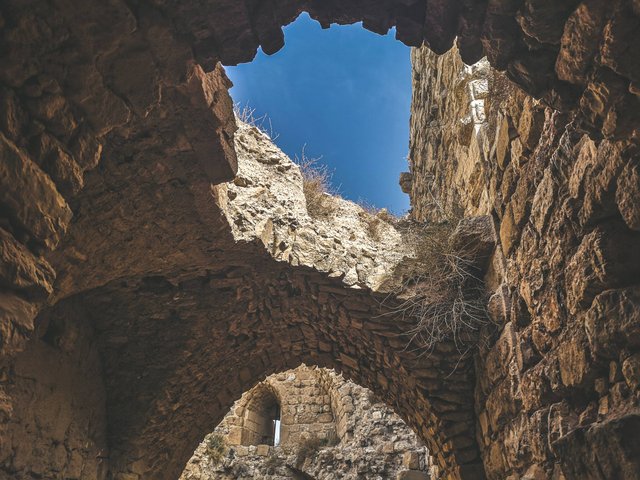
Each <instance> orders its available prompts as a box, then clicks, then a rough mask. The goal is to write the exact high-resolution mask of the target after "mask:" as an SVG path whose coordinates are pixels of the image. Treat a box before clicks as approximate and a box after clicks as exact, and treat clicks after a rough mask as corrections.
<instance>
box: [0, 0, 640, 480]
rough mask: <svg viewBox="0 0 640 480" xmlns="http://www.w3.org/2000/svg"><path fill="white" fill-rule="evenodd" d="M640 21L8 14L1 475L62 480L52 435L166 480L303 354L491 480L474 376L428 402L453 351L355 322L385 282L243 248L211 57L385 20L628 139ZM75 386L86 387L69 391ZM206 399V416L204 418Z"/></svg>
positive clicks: (486, 6)
mask: <svg viewBox="0 0 640 480" xmlns="http://www.w3.org/2000/svg"><path fill="white" fill-rule="evenodd" d="M639 9H640V7H639V6H638V3H637V2H632V1H616V2H613V3H611V2H608V1H605V0H590V1H584V2H582V3H578V2H556V1H554V0H527V1H518V0H513V1H497V0H492V1H471V0H468V1H465V2H458V1H455V0H449V1H445V0H442V1H428V2H423V1H411V0H402V1H391V0H387V1H376V2H364V1H335V2H316V1H301V2H298V1H276V0H269V1H263V2H257V1H245V2H236V1H225V0H218V1H211V0H209V1H205V0H203V1H191V2H177V1H174V2H171V1H161V0H158V1H139V2H124V1H120V0H113V1H110V2H91V3H87V2H80V1H73V0H72V1H55V2H45V1H39V0H34V1H31V2H23V1H17V0H16V1H14V0H9V1H6V2H3V3H2V5H1V6H0V15H1V16H0V28H1V35H2V40H1V44H2V46H3V48H2V51H1V52H0V65H1V66H2V68H0V86H1V90H0V101H1V102H2V105H3V111H4V115H2V116H1V118H0V121H1V124H0V128H1V130H2V133H1V136H0V143H1V145H2V146H1V149H0V155H1V157H0V159H1V161H0V182H1V188H0V207H1V211H2V224H1V225H0V227H1V228H0V234H1V235H2V239H1V241H2V247H3V250H2V255H3V257H2V258H3V262H4V265H7V267H3V269H2V270H1V273H2V277H1V279H2V282H1V284H0V285H1V287H2V293H1V295H2V297H1V298H2V303H1V305H0V313H1V318H0V328H1V331H2V345H1V346H0V348H1V353H2V368H3V379H4V380H3V385H2V387H3V397H2V398H3V403H2V411H3V412H4V415H3V417H2V419H3V420H2V423H1V424H0V425H1V428H2V431H1V434H2V436H3V438H8V439H10V440H9V441H8V442H6V444H5V446H3V447H2V449H0V451H1V452H2V462H3V463H2V467H1V468H3V469H4V471H3V473H6V474H7V475H15V474H16V472H20V475H24V478H31V477H30V476H29V475H31V474H33V475H43V474H44V475H45V476H46V475H48V474H51V473H50V472H51V471H52V470H50V469H52V468H54V467H52V465H54V464H55V462H56V461H57V460H55V461H54V459H51V458H50V457H51V456H53V454H54V452H55V451H56V450H55V448H54V447H52V446H51V444H50V442H49V441H48V440H47V442H43V443H42V445H39V444H38V445H39V446H38V447H37V448H38V449H39V450H38V451H29V452H28V453H25V452H26V450H25V448H26V447H25V445H31V444H34V439H35V438H38V439H42V438H49V436H51V438H54V443H53V444H54V445H61V444H65V445H66V448H67V449H68V452H67V453H66V454H65V455H67V456H68V457H69V458H72V457H73V455H76V457H73V458H76V460H74V461H75V462H76V463H78V462H80V464H82V465H83V469H84V471H85V474H86V476H87V478H91V477H93V478H103V476H104V475H107V473H108V472H110V473H111V474H115V473H116V472H117V473H120V474H123V475H124V474H127V475H129V474H130V475H141V476H142V477H143V478H172V477H176V476H177V473H179V471H180V469H181V468H182V466H183V464H184V461H186V459H187V458H188V456H189V455H190V453H191V452H192V451H193V448H194V447H195V445H196V444H197V442H198V441H199V440H200V439H201V438H202V436H203V434H204V432H205V431H206V429H207V428H208V427H210V426H211V425H212V424H215V423H216V421H217V420H219V419H220V418H221V415H223V414H224V412H225V411H226V410H227V409H228V407H229V406H230V405H231V402H232V401H233V400H234V399H235V398H237V397H238V396H239V394H240V393H241V392H242V391H243V390H246V389H247V388H248V387H249V386H251V385H252V384H253V383H255V382H256V381H258V380H259V379H260V378H262V377H263V376H264V375H266V374H268V373H271V372H274V371H277V370H282V369H286V368H291V367H295V366H297V364H298V363H299V362H301V361H308V362H309V363H315V364H320V365H324V366H329V367H338V368H340V369H343V370H345V371H346V372H348V373H349V376H351V377H352V378H354V379H355V380H356V381H358V382H359V383H362V384H363V385H366V386H369V387H372V388H373V389H374V390H377V391H381V392H382V393H383V396H384V397H385V399H386V400H387V402H389V403H390V404H393V405H394V406H395V408H396V409H397V410H398V411H399V413H401V414H402V415H403V416H404V417H405V418H407V420H408V421H409V423H410V424H411V425H412V426H413V427H414V428H415V429H416V431H417V432H419V433H420V434H421V436H423V438H425V439H426V440H427V441H428V442H430V447H431V449H432V451H433V452H438V453H437V454H436V457H437V460H438V462H439V463H440V465H441V466H442V468H443V470H444V471H445V472H449V473H450V474H451V475H453V477H454V478H458V477H460V478H482V476H483V473H482V467H481V464H480V463H479V462H480V460H479V456H478V455H479V453H478V447H477V445H476V444H475V440H473V438H474V435H473V433H472V432H473V429H474V420H473V405H472V397H473V395H472V389H473V380H472V379H473V375H472V369H471V366H470V365H467V369H466V370H465V368H463V369H462V370H461V371H460V372H461V373H460V378H459V379H458V380H456V379H455V377H452V378H450V379H449V380H448V382H449V383H448V387H447V388H448V390H447V392H446V393H445V395H447V396H448V397H447V398H443V399H441V400H442V402H443V403H442V405H441V407H438V402H437V401H436V399H435V398H428V397H429V395H431V394H433V393H434V392H436V393H439V392H440V388H441V383H442V379H441V378H440V377H438V376H436V378H435V379H434V378H431V376H432V375H433V373H431V372H434V371H438V370H439V371H447V372H450V371H451V368H452V367H453V366H452V365H449V364H448V363H447V362H449V361H450V360H448V359H447V358H446V355H443V356H442V358H441V359H437V360H434V361H435V362H436V363H438V362H440V361H442V362H444V364H442V365H440V364H437V365H435V366H434V365H428V362H427V364H425V363H423V362H420V363H419V367H418V366H416V364H415V358H406V352H404V351H403V348H404V346H405V344H404V343H402V342H398V340H397V336H396V335H397V333H399V332H394V331H393V330H392V331H391V332H389V331H386V330H383V331H382V332H380V331H376V329H375V327H373V326H372V325H369V326H368V327H367V329H364V330H363V329H362V328H361V327H362V321H361V320H360V319H361V318H362V317H363V316H366V317H367V318H370V317H376V316H377V315H378V314H379V312H377V311H372V309H374V310H375V309H376V308H378V307H376V305H378V302H377V300H376V301H374V300H375V299H373V300H372V298H373V297H375V294H374V293H372V292H371V291H369V290H368V289H366V288H363V289H360V290H348V291H349V294H348V295H347V296H345V293H344V292H345V291H347V290H345V287H344V284H343V283H342V281H341V280H340V279H339V278H338V279H336V278H332V277H331V276H329V275H327V274H326V273H322V272H317V271H315V270H311V269H309V268H308V267H304V266H301V267H296V268H292V267H291V266H290V265H289V264H286V263H282V262H277V261H276V260H275V259H273V258H271V257H270V256H269V255H267V254H266V253H265V250H264V244H263V243H261V242H259V241H258V240H256V241H252V242H244V243H240V244H239V243H236V242H235V241H234V238H233V232H232V231H231V229H230V227H229V224H228V223H227V221H226V217H225V214H224V213H223V211H222V209H221V208H219V207H216V206H215V202H214V201H213V200H212V196H217V193H216V190H215V189H214V190H212V188H211V184H212V183H213V184H218V183H220V182H222V181H227V180H231V179H232V178H233V177H234V176H235V174H236V172H237V168H238V167H237V158H236V153H235V148H234V133H235V130H236V128H237V127H236V124H235V120H234V117H233V113H232V105H231V100H230V98H229V96H228V93H227V90H228V88H229V86H230V84H229V82H228V80H227V79H226V77H225V76H224V73H223V71H222V69H221V67H219V66H216V65H217V63H218V62H219V61H222V62H223V63H225V64H235V63H238V62H243V61H250V60H251V59H252V58H253V56H254V55H255V52H256V49H257V47H258V46H259V45H260V46H261V47H262V48H263V50H264V51H265V52H267V53H272V52H275V51H277V50H278V49H279V48H281V47H282V45H283V42H284V39H283V35H282V30H281V27H282V26H283V25H286V24H288V23H290V22H291V21H293V19H295V18H296V17H297V15H299V14H300V12H302V11H308V12H309V13H310V15H311V16H312V17H313V18H316V19H317V20H318V21H320V22H321V23H322V24H323V25H329V24H330V23H333V22H337V23H353V22H358V21H362V22H363V25H364V27H365V28H368V29H370V30H372V31H374V32H379V33H383V32H386V31H387V30H388V29H389V28H390V27H391V26H394V25H395V26H396V28H397V36H398V39H399V40H401V41H403V42H405V43H406V44H407V45H419V44H421V43H422V42H423V41H424V42H426V43H427V44H428V45H429V46H430V47H431V48H432V49H434V50H435V51H436V52H444V51H445V50H447V49H448V48H449V47H450V46H451V45H452V44H453V42H454V40H455V39H456V38H457V43H458V45H459V48H460V52H461V54H462V56H463V58H464V59H465V60H466V61H467V62H469V63H471V62H473V61H475V60H477V59H479V58H480V57H481V56H482V55H483V54H485V55H487V57H488V60H489V62H490V63H491V64H492V65H493V66H494V67H496V68H498V69H504V70H506V71H507V74H508V76H509V78H511V79H512V80H513V81H515V82H516V83H517V84H519V85H520V86H521V87H522V88H523V89H524V90H526V91H527V92H529V93H530V94H532V95H535V96H538V97H541V98H543V99H544V100H545V101H546V102H548V104H549V105H551V106H553V107H554V108H556V109H560V110H565V111H568V112H571V114H572V115H574V116H573V117H572V121H573V122H574V124H575V125H576V126H577V127H578V128H582V129H584V130H585V131H588V132H590V134H592V135H594V136H596V137H598V136H605V137H611V138H625V139H628V140H630V141H631V142H637V139H638V125H639V123H640V122H638V115H639V114H640V113H639V112H640V108H638V95H637V94H638V89H639V88H640V87H639V85H640V70H638V68H639V67H638V66H639V65H640V59H639V58H638V55H640V48H634V46H635V45H637V43H638V42H639V41H640V39H639V36H638V35H637V31H638V28H639V25H640V20H639V15H640V13H639V11H638V10H639ZM205 72H209V73H205ZM320 300H322V302H320ZM318 303H324V305H325V306H324V307H323V308H322V309H320V307H319V305H318ZM273 312H276V313H275V318H276V319H277V322H276V323H275V324H273V323H271V322H272V317H271V315H274V313H273ZM336 315H338V318H342V320H341V321H342V324H340V323H339V322H338V323H336V322H337V320H336ZM341 315H342V317H341ZM248 317H251V318H248ZM254 317H257V320H256V318H254ZM141 319H144V320H141ZM252 319H253V320H252ZM302 319H305V320H304V321H303V320H302ZM254 320H255V322H253V321H254ZM252 322H253V323H252ZM305 322H310V323H311V324H310V325H307V324H306V323H305ZM291 325H295V328H294V329H293V330H288V327H289V326H291ZM393 328H397V329H399V330H402V325H401V323H398V324H396V326H395V327H393ZM276 334H277V338H280V339H287V342H286V344H284V345H281V344H279V343H278V342H277V341H274V335H276ZM40 338H41V339H42V341H40V340H39V339H40ZM51 348H54V349H57V351H59V352H61V354H60V355H61V356H60V357H56V356H55V355H54V354H53V353H52V352H51V351H50V349H51ZM440 348H442V349H444V351H443V352H442V353H443V354H444V353H446V352H447V349H450V348H453V347H452V346H451V345H445V344H443V345H442V346H441V347H440ZM234 359H235V360H237V361H238V362H239V363H234V362H233V361H232V360H234ZM54 364H55V365H57V366H58V367H57V370H58V371H57V372H56V373H55V375H54V374H53V373H52V372H51V371H50V370H51V365H54ZM212 365H216V367H212ZM463 367H464V366H463ZM423 371H424V372H426V373H424V376H421V375H422V374H421V373H420V372H423ZM71 372H73V374H72V373H71ZM380 372H385V373H384V374H381V373H380ZM67 373H68V375H67ZM73 375H77V376H76V377H73ZM70 378H71V380H70ZM25 379H28V380H25ZM79 379H82V382H80V380H79ZM211 379H213V380H211ZM221 379H224V381H223V384H224V387H223V388H221V381H222V380H221ZM74 380H75V381H74ZM434 381H435V382H434ZM83 382H84V383H83ZM78 383H83V384H85V383H86V385H94V388H92V389H90V390H91V392H88V391H86V390H85V389H82V388H80V389H75V388H71V387H68V386H69V385H70V384H76V385H77V384H78ZM27 384H28V386H26V385H27ZM45 385H50V386H51V385H52V387H50V388H53V389H54V390H56V392H58V393H59V394H60V398H61V399H60V400H59V403H60V404H61V405H66V407H65V408H67V407H68V408H70V407H69V406H70V405H74V406H75V408H76V409H82V412H83V413H82V414H80V413H77V414H76V415H72V417H73V418H71V419H69V422H70V423H73V424H74V425H75V427H74V428H75V429H76V430H78V432H79V433H78V432H76V434H74V435H72V436H73V439H72V440H70V439H69V438H67V439H65V435H62V436H60V434H59V432H58V430H57V429H56V428H54V426H53V425H52V424H50V423H48V422H51V421H52V420H51V418H54V417H56V416H57V418H66V417H64V416H60V415H57V414H56V413H55V412H52V411H50V410H48V409H50V408H52V407H51V402H49V401H48V399H49V396H48V395H49V394H47V390H46V388H45ZM470 389H471V390H470ZM102 390H104V391H103V392H102ZM454 391H455V392H456V393H452V392H454ZM61 392H66V393H61ZM101 392H102V393H101ZM460 392H462V393H460ZM67 393H68V394H69V395H70V398H67V397H66V396H65V395H66V394H67ZM434 395H435V394H434ZM449 395H451V396H450V397H449ZM435 396H436V397H437V395H435ZM459 397H460V398H462V400H460V399H459ZM25 399H28V401H27V400H25ZM204 400H206V402H204ZM205 403H206V404H207V405H210V407H211V410H210V411H207V412H194V411H193V410H192V406H193V405H203V404H205ZM34 405H35V406H37V408H36V407H34ZM77 411H80V410H77ZM39 412H44V413H41V414H40V413H39ZM38 415H40V417H38V419H36V417H37V416H38ZM201 415H202V417H201ZM216 419H217V420H216ZM204 423H206V425H205V424H204ZM27 424H28V425H40V427H38V428H39V430H38V429H36V430H37V431H32V430H30V429H26V430H25V428H24V426H25V425H27ZM48 429H51V430H52V432H54V433H50V432H49V431H48ZM25 431H26V432H27V433H25ZM461 432H463V433H461ZM88 438H90V442H88V443H87V442H86V440H87V439H88ZM470 438H471V439H472V440H471V441H470V443H469V439H470ZM178 440H179V441H178ZM70 442H71V443H73V442H75V443H73V444H74V445H75V446H73V448H72V447H71V446H69V443H70ZM76 444H77V445H76ZM80 445H84V446H80ZM86 445H89V446H86ZM56 448H57V447H56ZM38 452H45V454H44V455H40V454H38ZM78 456H79V458H80V460H77V458H78ZM36 458H38V459H39V460H38V461H36V460H35V459H36ZM88 458H91V459H92V460H87V459H88ZM63 465H66V464H65V463H64V462H63ZM56 468H58V467H56ZM65 468H67V467H66V466H65ZM69 468H71V467H69ZM53 471H57V470H53ZM86 472H92V473H86ZM125 478H127V477H125ZM131 478H138V477H131Z"/></svg>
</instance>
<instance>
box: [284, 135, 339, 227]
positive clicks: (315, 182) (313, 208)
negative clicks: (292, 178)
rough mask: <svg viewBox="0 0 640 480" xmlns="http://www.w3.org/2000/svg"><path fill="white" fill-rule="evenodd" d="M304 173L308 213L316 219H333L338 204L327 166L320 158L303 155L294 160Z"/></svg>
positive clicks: (303, 149)
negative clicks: (321, 162)
mask: <svg viewBox="0 0 640 480" xmlns="http://www.w3.org/2000/svg"><path fill="white" fill-rule="evenodd" d="M293 161H294V162H295V163H296V164H298V166H299V167H300V173H302V188H303V192H304V197H305V199H306V201H307V212H309V215H311V216H312V217H314V218H325V219H327V218H331V217H333V216H334V215H335V213H336V212H337V209H338V202H337V200H336V198H335V197H334V195H336V192H335V190H334V189H333V187H332V186H331V172H329V170H328V168H327V166H326V165H322V164H320V163H319V161H320V158H310V157H308V156H307V154H306V153H305V147H303V148H302V153H301V154H300V156H299V157H298V156H297V155H296V158H295V159H294V160H293Z"/></svg>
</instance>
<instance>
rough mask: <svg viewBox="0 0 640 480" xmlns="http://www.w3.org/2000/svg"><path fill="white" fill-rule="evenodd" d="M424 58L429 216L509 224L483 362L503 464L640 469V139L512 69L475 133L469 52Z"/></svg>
mask: <svg viewBox="0 0 640 480" xmlns="http://www.w3.org/2000/svg"><path fill="white" fill-rule="evenodd" d="M583 8H587V7H583ZM413 68H414V103H413V106H412V128H411V134H412V138H411V145H412V151H411V158H410V161H411V174H412V177H413V178H412V184H411V199H412V207H413V208H412V215H413V217H414V218H417V219H420V220H442V219H443V218H447V217H451V216H455V214H456V213H459V212H460V211H462V212H464V213H466V214H469V213H474V214H477V213H490V214H491V215H492V216H493V218H494V220H495V223H496V229H497V231H499V236H500V248H499V249H497V250H496V252H495V254H494V257H493V260H492V268H491V269H490V271H489V273H488V274H487V276H486V277H485V281H486V285H487V287H488V288H490V289H491V290H492V291H494V292H495V294H494V295H493V297H492V298H491V300H490V304H489V307H490V313H491V315H492V318H493V320H494V321H495V323H496V324H497V325H498V328H497V331H495V332H493V331H489V330H488V331H487V332H486V335H487V342H486V343H483V347H482V348H481V349H480V352H479V354H478V359H477V374H478V384H477V388H476V411H477V414H478V417H477V418H478V425H479V428H478V441H479V443H480V445H481V448H482V450H483V459H484V464H485V468H486V473H487V475H488V477H489V478H495V479H504V478H520V477H521V476H523V475H525V476H526V478H536V479H537V478H540V479H543V478H567V479H574V478H575V479H577V478H594V479H595V478H598V479H605V478H638V475H639V473H638V472H640V450H638V446H637V442H635V441H634V440H632V439H633V437H634V435H635V434H634V433H632V432H634V431H635V429H636V428H637V425H638V422H639V421H640V416H639V415H640V405H639V399H640V392H639V391H638V370H637V366H636V364H637V358H638V355H639V353H638V347H639V346H640V345H639V344H638V343H637V341H636V339H635V338H634V336H635V335H636V333H634V332H637V331H638V328H640V324H639V323H638V312H639V311H640V303H638V302H639V300H640V297H639V292H640V290H639V288H640V284H639V283H638V282H639V281H640V257H638V251H640V250H639V247H640V232H639V230H640V224H639V223H638V220H637V219H638V218H639V216H640V182H639V181H638V178H639V177H638V169H639V167H640V157H639V155H638V148H637V146H636V145H635V143H634V142H633V140H621V141H610V140H603V139H601V138H599V137H596V136H592V137H590V136H589V134H586V133H584V131H581V130H580V124H579V122H577V121H575V117H574V116H573V115H572V114H561V113H558V112H554V111H553V110H551V109H549V108H547V107H544V106H543V105H541V104H540V103H539V102H537V101H536V100H534V99H532V98H531V97H529V96H527V95H526V94H524V93H523V92H521V91H519V90H518V89H517V88H516V87H514V86H512V85H509V83H508V82H507V81H506V79H504V77H503V76H502V75H501V74H498V73H496V72H488V75H487V77H488V79H489V88H488V93H487V97H486V99H485V111H486V120H485V122H484V123H483V124H482V125H481V128H480V129H479V131H478V132H477V133H476V134H475V135H473V134H471V141H469V133H468V127H467V125H466V119H467V118H468V116H469V114H470V111H469V106H468V104H469V102H468V97H467V95H466V93H465V92H467V91H468V90H469V88H468V87H469V81H468V80H467V78H468V77H466V76H465V72H466V70H467V69H466V68H465V67H464V66H463V65H462V63H461V61H460V59H459V58H458V57H457V52H455V50H453V51H451V52H449V53H448V54H446V55H445V56H443V57H440V58H438V57H436V56H435V55H434V54H433V53H431V52H429V51H427V50H426V49H419V50H416V51H414V53H413ZM456 91H458V92H460V94H459V98H458V99H456V100H452V99H451V98H450V96H451V95H452V93H453V92H456ZM468 172H473V174H472V175H471V176H470V175H469V174H468ZM406 178H407V176H406V175H405V179H406ZM434 205H436V207H434Z"/></svg>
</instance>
